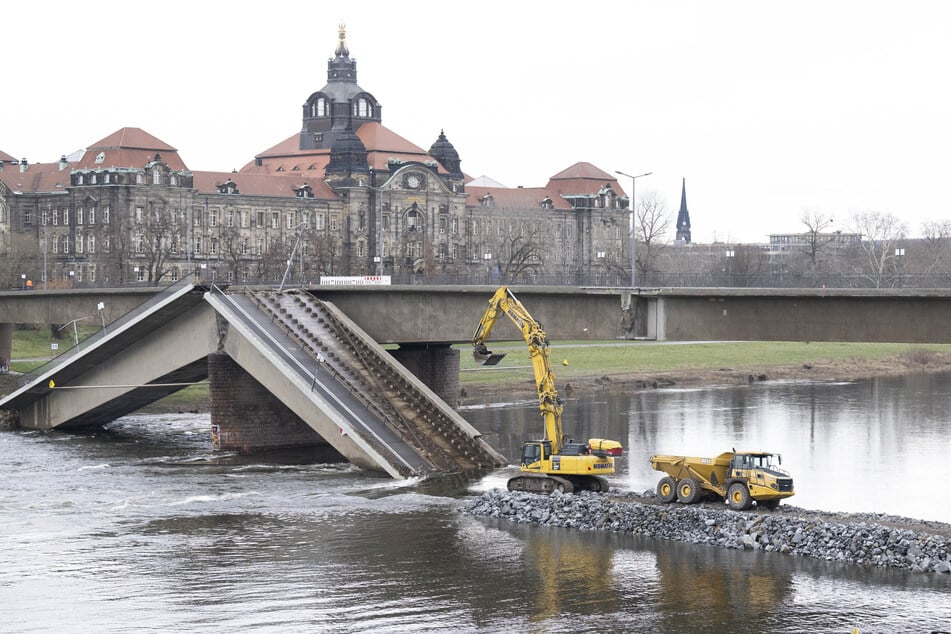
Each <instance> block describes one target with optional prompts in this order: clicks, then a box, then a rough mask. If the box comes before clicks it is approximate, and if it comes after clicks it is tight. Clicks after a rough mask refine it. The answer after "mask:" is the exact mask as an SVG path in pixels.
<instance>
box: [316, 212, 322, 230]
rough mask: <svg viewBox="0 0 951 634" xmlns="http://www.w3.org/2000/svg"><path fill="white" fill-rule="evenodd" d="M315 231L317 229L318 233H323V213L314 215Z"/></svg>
mask: <svg viewBox="0 0 951 634" xmlns="http://www.w3.org/2000/svg"><path fill="white" fill-rule="evenodd" d="M314 229H316V230H317V231H323V229H324V215H323V214H322V213H316V214H314Z"/></svg>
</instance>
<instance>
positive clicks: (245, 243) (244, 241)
mask: <svg viewBox="0 0 951 634" xmlns="http://www.w3.org/2000/svg"><path fill="white" fill-rule="evenodd" d="M249 243H250V240H248V239H247V238H241V255H247V254H248V249H249V248H250V244H249Z"/></svg>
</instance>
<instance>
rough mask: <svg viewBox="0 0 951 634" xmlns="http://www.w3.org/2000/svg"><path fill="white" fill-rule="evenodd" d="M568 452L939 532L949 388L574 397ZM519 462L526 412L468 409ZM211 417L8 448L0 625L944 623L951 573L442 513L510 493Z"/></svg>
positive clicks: (1, 455)
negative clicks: (782, 476) (268, 440)
mask: <svg viewBox="0 0 951 634" xmlns="http://www.w3.org/2000/svg"><path fill="white" fill-rule="evenodd" d="M565 402H566V417H565V421H566V428H567V429H568V430H569V431H572V432H574V433H575V435H576V436H577V437H578V438H587V437H589V436H596V437H597V436H600V437H607V438H614V439H618V440H622V441H623V442H624V443H625V450H626V455H625V457H624V458H623V459H622V461H621V468H620V469H619V471H618V473H617V474H615V476H614V478H613V479H612V484H614V485H615V486H617V487H620V488H624V489H633V490H637V491H642V490H644V489H648V488H652V487H653V486H654V483H655V482H656V480H657V479H658V475H659V474H656V473H655V472H653V471H651V470H650V467H649V465H648V457H649V455H650V454H652V453H686V454H690V455H699V456H706V455H711V456H712V455H716V454H717V453H720V452H721V451H723V450H727V449H729V448H730V447H734V446H735V447H736V448H737V449H740V448H762V449H769V450H772V451H779V452H782V454H783V461H784V467H786V468H787V469H789V470H790V471H791V472H792V475H793V476H794V478H795V483H796V490H797V494H796V496H795V497H794V498H792V500H790V502H791V503H794V504H795V505H796V506H801V507H804V508H811V509H823V510H844V511H868V512H881V513H891V514H901V515H908V516H912V517H917V518H924V519H930V520H940V521H944V522H951V486H949V483H951V461H949V459H948V453H949V448H951V446H949V444H951V441H949V431H951V426H949V422H948V421H949V418H951V413H949V412H951V378H949V377H946V376H927V377H904V378H897V379H887V380H874V381H869V382H859V383H841V384H830V383H822V384H807V383H758V384H754V385H751V386H748V387H740V388H724V389H698V390H651V391H641V392H636V393H633V394H601V393H599V394H591V395H586V396H584V397H578V398H567V399H565ZM462 413H463V415H464V416H465V417H466V418H468V419H469V420H470V421H472V422H473V424H474V425H476V426H477V427H478V428H479V429H480V430H482V431H483V433H484V434H485V435H486V437H487V438H488V440H489V441H490V442H491V443H492V444H493V445H494V446H495V447H496V448H498V449H499V450H500V451H502V452H503V453H504V454H506V455H507V456H508V457H509V458H510V459H512V460H514V457H515V456H516V455H517V452H518V446H519V444H520V443H521V441H522V439H523V438H526V437H531V436H536V435H537V434H538V433H539V432H540V420H539V417H538V414H537V406H536V405H535V403H534V402H532V401H531V400H527V401H525V402H520V403H500V404H470V405H468V406H467V407H465V408H463V410H462ZM209 425H210V423H209V419H208V417H207V416H206V415H194V414H182V415H163V416H156V415H135V416H129V417H126V418H123V419H120V420H119V421H116V422H115V423H113V424H111V425H110V426H109V427H108V429H107V430H105V431H100V432H96V433H95V434H85V435H71V434H65V433H58V432H52V433H40V432H22V431H21V432H3V433H0V464H2V465H3V467H2V469H0V473H2V475H3V479H2V487H3V492H2V494H0V631H2V632H128V631H145V632H148V631H153V632H169V631H181V632H186V631H187V632H219V631H242V632H244V631H253V632H304V631H307V632H322V631H333V632H417V631H430V632H444V631H447V630H454V631H457V632H475V631H487V632H521V631H537V632H697V631H704V632H726V631H731V632H803V631H811V632H851V631H852V628H853V627H859V628H860V631H861V632H863V633H865V632H929V631H932V630H948V631H951V580H949V579H948V578H946V576H941V577H939V576H936V575H920V574H912V573H905V572H900V571H894V570H878V569H872V568H867V567H863V566H856V565H843V564H839V563H834V562H824V561H816V560H811V559H804V558H797V557H790V556H784V555H779V554H773V553H763V552H756V553H754V552H742V551H741V552H737V551H726V550H719V549H715V548H710V547H706V546H694V545H689V544H680V543H668V542H662V541H655V540H652V539H645V538H634V537H632V536H626V535H612V534H596V533H583V532H576V531H570V530H564V529H552V528H542V527H534V526H525V525H511V524H507V523H500V522H498V521H494V520H490V519H484V518H472V517H467V516H464V515H461V514H459V513H458V512H457V510H456V509H457V508H458V506H459V505H460V504H461V503H463V502H464V501H465V499H466V498H467V497H468V496H472V495H475V494H477V493H478V492H479V491H481V490H484V489H486V488H489V487H495V486H504V481H505V479H506V477H507V476H508V471H507V470H499V471H497V472H494V473H492V474H489V475H487V476H485V477H483V478H480V479H478V480H474V481H471V482H459V481H457V480H454V479H452V478H446V479H443V480H437V481H431V482H425V483H419V482H410V483H397V482H393V481H390V480H388V479H385V478H382V477H379V476H376V475H373V474H368V473H365V472H362V471H360V470H358V469H355V468H352V467H350V466H347V465H322V464H314V463H312V462H311V461H310V460H308V458H307V457H306V456H292V455H287V454H284V455H280V456H269V457H256V458H253V459H250V460H249V459H239V458H236V457H229V456H216V455H215V454H214V452H213V451H212V449H211V439H210V432H209Z"/></svg>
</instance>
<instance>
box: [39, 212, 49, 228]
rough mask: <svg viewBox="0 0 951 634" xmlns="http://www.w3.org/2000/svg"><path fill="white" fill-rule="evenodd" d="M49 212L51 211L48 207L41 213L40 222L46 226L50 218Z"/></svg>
mask: <svg viewBox="0 0 951 634" xmlns="http://www.w3.org/2000/svg"><path fill="white" fill-rule="evenodd" d="M49 213H50V212H49V210H48V209H44V210H43V211H42V213H41V220H40V223H41V224H42V225H43V226H44V227H45V226H46V221H47V220H49V217H48V216H49Z"/></svg>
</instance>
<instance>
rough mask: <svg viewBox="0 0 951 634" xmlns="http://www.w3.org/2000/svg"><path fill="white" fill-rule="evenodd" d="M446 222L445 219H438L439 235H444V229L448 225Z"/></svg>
mask: <svg viewBox="0 0 951 634" xmlns="http://www.w3.org/2000/svg"><path fill="white" fill-rule="evenodd" d="M446 220H447V219H446V218H445V217H442V216H441V217H440V218H439V233H446V227H447V224H448V223H447V222H446Z"/></svg>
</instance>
